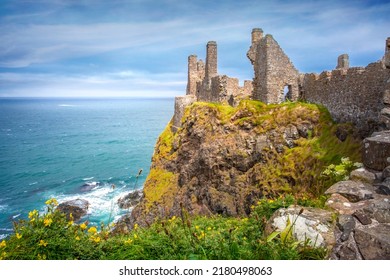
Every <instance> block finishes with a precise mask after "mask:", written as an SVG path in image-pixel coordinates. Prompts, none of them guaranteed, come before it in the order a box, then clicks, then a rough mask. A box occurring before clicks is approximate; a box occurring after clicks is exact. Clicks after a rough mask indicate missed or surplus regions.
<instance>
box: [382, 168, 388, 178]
mask: <svg viewBox="0 0 390 280" xmlns="http://www.w3.org/2000/svg"><path fill="white" fill-rule="evenodd" d="M382 176H383V178H385V179H386V178H390V165H389V166H387V167H386V168H385V169H384V170H383V173H382Z"/></svg>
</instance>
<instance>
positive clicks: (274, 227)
mask: <svg viewBox="0 0 390 280" xmlns="http://www.w3.org/2000/svg"><path fill="white" fill-rule="evenodd" d="M302 210H303V212H301V214H300V215H298V214H299V212H300V211H302ZM332 214H333V212H330V211H326V210H323V209H318V208H311V207H300V206H293V205H292V206H290V207H288V208H281V209H278V210H277V211H276V212H275V213H274V214H273V215H272V217H271V218H270V219H269V221H268V222H267V225H266V234H270V233H272V232H274V231H283V230H284V229H285V228H286V226H287V220H288V219H289V220H290V222H291V223H294V227H293V229H292V233H293V236H294V237H295V239H297V240H298V241H301V242H305V241H307V240H308V241H309V245H311V246H314V247H325V248H328V249H329V250H330V249H331V248H332V247H333V246H334V244H335V242H336V240H335V235H334V229H335V224H334V221H333V219H332Z"/></svg>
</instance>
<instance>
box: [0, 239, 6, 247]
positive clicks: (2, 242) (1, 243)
mask: <svg viewBox="0 0 390 280" xmlns="http://www.w3.org/2000/svg"><path fill="white" fill-rule="evenodd" d="M6 246H7V242H5V240H3V241H1V242H0V248H5V247H6Z"/></svg>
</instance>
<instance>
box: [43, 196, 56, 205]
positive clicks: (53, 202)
mask: <svg viewBox="0 0 390 280" xmlns="http://www.w3.org/2000/svg"><path fill="white" fill-rule="evenodd" d="M45 204H46V205H53V206H57V205H58V201H57V199H55V198H50V199H49V200H46V202H45Z"/></svg>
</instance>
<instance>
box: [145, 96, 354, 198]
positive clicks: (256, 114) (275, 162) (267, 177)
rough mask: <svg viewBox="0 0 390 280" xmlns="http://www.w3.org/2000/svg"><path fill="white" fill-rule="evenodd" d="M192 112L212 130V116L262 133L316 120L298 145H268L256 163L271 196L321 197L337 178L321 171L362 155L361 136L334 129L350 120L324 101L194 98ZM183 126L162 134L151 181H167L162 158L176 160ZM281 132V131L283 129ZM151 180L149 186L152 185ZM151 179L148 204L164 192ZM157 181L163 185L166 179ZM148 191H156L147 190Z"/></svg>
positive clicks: (198, 122)
mask: <svg viewBox="0 0 390 280" xmlns="http://www.w3.org/2000/svg"><path fill="white" fill-rule="evenodd" d="M194 115H196V117H194ZM189 118H193V119H195V120H196V125H198V126H203V127H204V129H205V130H207V131H211V130H212V129H211V121H210V120H211V119H213V120H217V121H216V123H218V125H221V126H222V125H230V126H236V127H238V128H240V127H248V126H249V127H251V131H252V132H251V133H254V134H258V135H270V132H271V131H278V130H280V129H281V128H285V127H288V126H289V125H294V126H297V125H301V124H302V125H305V124H307V123H316V125H315V126H314V127H312V128H310V129H309V130H308V132H307V134H308V136H307V138H300V139H298V140H295V141H294V142H295V147H293V148H287V147H284V152H282V153H279V152H277V151H276V150H275V149H269V150H268V152H267V153H266V155H267V156H266V159H265V160H266V162H265V163H264V162H261V163H259V164H256V165H255V166H254V167H253V169H252V170H251V172H252V173H251V174H255V176H257V177H258V178H259V181H260V183H259V184H258V186H257V187H258V188H261V189H262V192H263V193H264V194H268V197H274V196H276V197H277V196H279V195H280V194H281V193H291V194H294V195H296V196H298V197H299V196H305V195H309V196H311V197H312V198H314V197H319V196H321V195H322V194H323V193H324V191H325V190H326V189H327V188H328V187H330V186H331V185H332V184H333V183H335V181H334V180H332V179H331V178H329V177H324V176H321V174H322V172H323V171H324V170H325V169H326V167H327V166H329V165H331V164H339V163H340V162H341V159H342V158H349V159H350V160H351V161H352V162H360V161H361V149H360V140H359V139H355V138H354V137H353V136H352V134H350V135H348V136H347V137H346V139H345V141H340V140H339V139H338V138H337V137H336V130H337V129H338V127H340V126H343V127H346V126H348V125H345V124H343V125H338V124H336V123H334V122H333V120H332V118H331V116H330V114H329V112H328V110H327V109H326V108H325V107H324V106H320V105H315V104H308V103H303V102H285V103H282V104H271V105H266V104H264V103H262V102H259V101H254V100H243V101H241V103H240V104H239V106H237V107H236V108H234V107H231V106H229V105H222V104H216V103H206V102H195V103H194V104H192V105H191V106H189V107H188V108H187V109H186V113H185V115H184V117H183V120H187V119H189ZM185 129H187V128H186V127H183V128H181V129H180V130H179V131H178V132H177V133H176V134H174V133H173V132H172V131H171V129H170V125H168V126H167V127H166V128H165V130H164V132H163V133H162V134H161V135H160V138H159V140H158V143H157V146H156V147H157V149H156V153H155V154H154V156H153V162H154V166H155V167H156V168H158V173H151V175H150V178H149V179H151V180H152V181H153V182H158V181H160V178H159V176H161V181H162V182H167V180H166V179H165V178H166V177H167V176H168V174H165V172H167V173H169V172H168V171H166V170H165V169H164V167H163V166H164V162H167V161H174V160H175V158H176V152H174V150H175V149H174V148H173V147H174V145H175V146H176V148H177V147H179V146H180V136H179V135H180V133H182V132H183V134H184V135H185ZM231 133H237V132H231ZM278 133H279V135H282V134H283V132H280V131H279V132H278ZM206 135H208V134H207V133H206ZM210 135H211V133H210ZM213 137H217V136H215V135H214V136H213ZM218 137H220V136H218ZM227 137H228V136H227ZM221 139H222V138H221ZM221 139H219V140H221ZM204 141H207V139H204ZM221 141H223V139H222V140H221ZM237 152H240V151H237ZM152 171H153V168H152ZM247 176H248V175H247V174H246V175H243V176H242V178H241V179H239V178H238V179H237V180H244V181H245V180H246V178H247ZM250 176H252V175H250ZM148 185H151V187H150V188H149V187H148ZM152 185H153V184H149V182H148V179H147V182H146V186H145V194H146V195H147V196H148V197H155V198H156V200H153V199H152V200H149V205H151V203H153V202H161V200H160V199H161V196H158V195H156V194H155V193H154V192H155V188H154V187H153V186H152ZM159 185H160V188H159V189H161V190H162V185H161V184H159ZM164 185H165V186H166V188H167V189H166V190H162V192H164V193H167V192H168V189H172V188H175V186H176V185H177V182H174V180H171V181H169V184H164ZM149 191H150V192H152V194H150V195H149V194H148V193H149Z"/></svg>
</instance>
